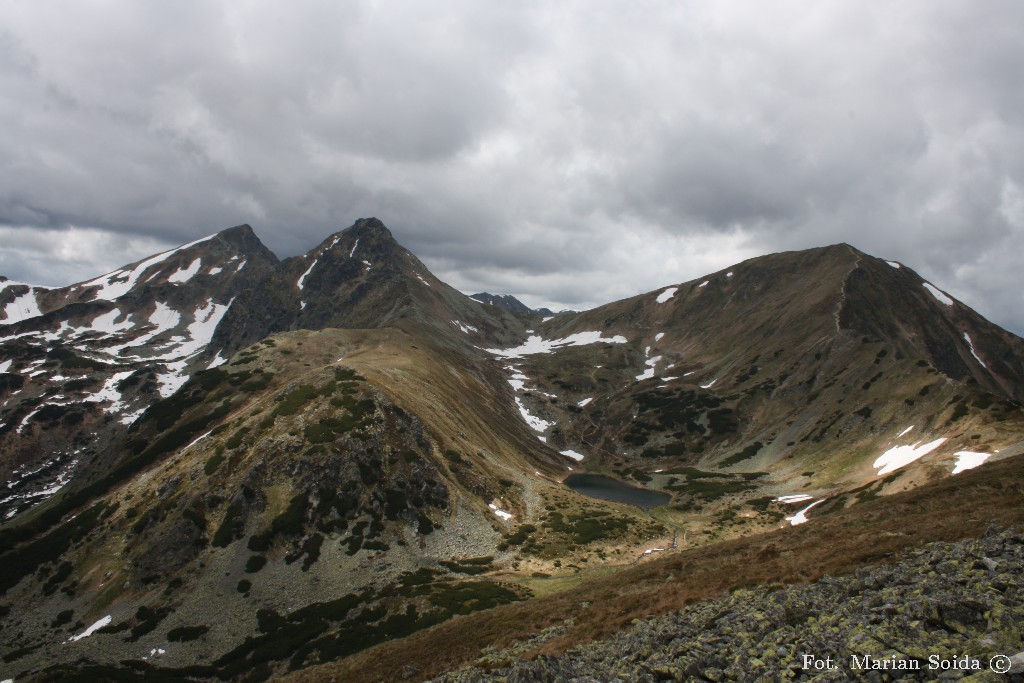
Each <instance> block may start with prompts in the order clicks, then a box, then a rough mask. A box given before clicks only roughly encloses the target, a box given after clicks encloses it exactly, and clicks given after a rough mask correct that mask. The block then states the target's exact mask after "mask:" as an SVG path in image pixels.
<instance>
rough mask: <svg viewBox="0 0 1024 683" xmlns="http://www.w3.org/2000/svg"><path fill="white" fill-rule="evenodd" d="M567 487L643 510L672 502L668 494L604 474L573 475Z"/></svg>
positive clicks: (566, 482) (567, 482) (567, 481)
mask: <svg viewBox="0 0 1024 683" xmlns="http://www.w3.org/2000/svg"><path fill="white" fill-rule="evenodd" d="M565 485H566V486H568V487H569V488H571V489H572V490H573V491H575V492H576V493H582V494H583V495H584V496H590V497H591V498H600V499H601V500H613V501H615V502H616V503H626V504H627V505H634V506H636V507H638V508H640V509H642V510H650V509H651V508H653V507H657V506H659V505H664V504H665V503H667V502H669V501H670V500H672V496H670V495H669V494H667V493H663V492H661V491H651V490H650V489H643V488H640V487H638V486H630V485H629V484H627V483H625V482H622V481H619V480H618V479H612V478H611V477H606V476H604V475H603V474H571V475H569V478H568V479H566V480H565Z"/></svg>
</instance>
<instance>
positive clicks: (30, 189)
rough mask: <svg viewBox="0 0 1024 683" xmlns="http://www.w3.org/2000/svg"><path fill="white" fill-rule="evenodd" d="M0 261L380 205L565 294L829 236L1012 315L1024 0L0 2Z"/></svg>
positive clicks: (616, 288)
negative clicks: (892, 0)
mask: <svg viewBox="0 0 1024 683" xmlns="http://www.w3.org/2000/svg"><path fill="white" fill-rule="evenodd" d="M0 95H2V96H0V131H2V134H0V273H2V274H4V275H7V276H8V277H11V278H12V279H16V280H20V281H26V282H33V283H38V284H47V285H59V284H70V283H71V282H75V281H78V280H82V279H86V278H89V277H92V276H94V275H97V274H99V273H101V272H106V271H109V270H112V269H113V268H115V267H117V266H120V265H121V264H123V263H127V262H131V261H134V260H137V259H139V258H141V257H143V256H146V255H149V254H151V253H154V252H157V251H160V250H162V249H165V248H167V247H170V246H174V245H177V244H179V243H182V242H186V241H189V240H191V239H194V238H196V237H199V236H203V235H206V234H209V233H212V232H216V231H218V230H221V229H223V228H227V227H230V226H233V225H237V224H240V223H249V224H251V225H252V226H253V228H254V229H255V230H256V232H257V234H258V235H259V236H260V237H261V239H262V240H263V241H264V242H265V243H266V244H267V245H268V246H269V247H270V248H271V249H272V250H274V251H275V252H276V253H277V254H278V255H279V256H281V257H285V256H290V255H294V254H297V253H301V252H304V251H307V250H308V249H311V248H312V247H313V246H314V245H316V244H317V243H319V242H320V241H321V240H322V239H323V238H324V237H326V236H327V235H328V234H329V233H331V232H334V231H336V230H338V229H341V228H343V227H346V226H348V225H351V224H352V223H353V222H354V220H355V219H356V218H359V217H364V216H377V217H378V218H380V219H381V220H383V221H384V222H385V223H386V224H387V225H388V226H389V227H390V228H391V230H392V232H393V233H394V234H395V236H396V237H397V238H398V240H399V241H400V242H402V244H403V245H405V246H406V247H408V248H409V249H411V250H412V251H413V252H414V253H416V254H417V255H418V256H420V258H421V259H423V260H424V261H425V262H426V263H427V265H428V266H429V267H430V268H431V269H432V270H433V272H434V273H435V274H436V275H438V276H439V277H440V278H441V279H443V280H445V281H447V282H449V283H450V284H452V285H454V286H455V287H457V288H459V289H461V290H463V291H467V292H472V291H479V290H487V291H491V292H495V293H512V294H514V295H516V296H518V297H520V298H521V299H523V300H524V301H525V302H527V303H528V304H531V305H534V306H540V305H548V306H552V307H556V308H561V307H573V308H585V307H590V306H594V305H597V304H601V303H606V302H609V301H612V300H615V299H619V298H623V297H626V296H631V295H633V294H636V293H639V292H643V291H648V290H651V289H654V288H657V287H659V286H662V285H666V284H672V283H677V282H682V281H686V280H689V279H691V278H695V277H698V276H700V275H703V274H705V273H707V272H711V271H714V270H717V269H719V268H722V267H725V266H727V265H730V264H732V263H735V262H736V261H739V260H742V259H744V258H748V257H751V256H756V255H760V254H765V253H770V252H774V251H781V250H789V249H800V248H806V247H812V246H821V245H826V244H832V243H836V242H849V243H851V244H853V245H854V246H856V247H858V248H860V249H862V250H864V251H867V252H868V253H871V254H874V255H877V256H882V257H885V258H889V259H897V260H900V261H903V262H904V263H906V264H907V265H909V266H911V267H913V268H915V269H916V270H918V272H920V273H921V274H922V275H924V276H925V277H927V278H929V279H931V280H932V281H933V282H934V283H935V284H936V285H938V286H939V287H941V288H943V289H945V290H946V291H948V292H949V293H951V294H952V295H954V296H956V297H958V298H960V299H962V300H963V301H965V302H966V303H968V304H969V305H971V306H972V307H974V308H975V309H977V310H978V311H979V312H981V313H982V314H984V315H986V316H988V317H989V318H991V319H992V320H994V321H995V322H997V323H1000V324H1001V325H1003V326H1005V327H1007V328H1008V329H1011V330H1013V331H1015V332H1017V333H1018V334H1022V333H1024V277H1022V275H1021V272H1022V269H1021V264H1022V255H1024V3H1020V2H1016V1H1014V0H1005V1H999V0H986V1H985V2H976V1H973V0H963V1H961V2H947V1H944V0H916V1H915V0H906V1H903V2H899V3H865V2H862V1H861V0H851V1H849V2H845V1H842V2H840V1H837V2H831V1H825V0H823V1H820V2H806V1H801V2H785V1H780V2H771V3H766V2H762V1H761V0H751V1H750V2H728V1H726V2H713V3H712V2H689V1H685V0H673V1H666V2H656V1H647V0H637V1H634V2H602V1H600V0H585V1H583V0H581V1H580V2H530V1H528V0H527V1H524V2H506V1H501V2H487V1H482V0H465V1H462V2H460V1H454V2H429V3H427V2H422V1H420V0H409V1H408V2H389V1H386V0H377V1H373V0H366V1H358V0H357V1H350V2H342V1H339V0H324V1H323V2H318V1H294V0H293V1H292V2H287V3H285V2H259V1H255V0H251V1H241V0H239V1H232V2H213V1H211V0H175V1H174V2H143V1H140V0H106V1H102V2H101V1H87V0H76V1H75V2H46V3H43V2H36V1H34V0H25V1H18V0H4V1H3V2H2V3H0Z"/></svg>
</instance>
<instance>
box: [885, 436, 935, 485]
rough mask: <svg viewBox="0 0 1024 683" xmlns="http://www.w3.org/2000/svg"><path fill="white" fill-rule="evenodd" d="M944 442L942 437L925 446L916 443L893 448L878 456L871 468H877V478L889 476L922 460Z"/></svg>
mask: <svg viewBox="0 0 1024 683" xmlns="http://www.w3.org/2000/svg"><path fill="white" fill-rule="evenodd" d="M945 442H946V437H944V436H943V437H940V438H938V439H935V440H934V441H929V442H928V443H926V444H922V443H921V442H920V441H918V442H917V443H915V444H914V445H912V446H893V447H892V448H890V449H889V450H887V451H886V452H885V453H882V454H881V455H880V456H878V459H876V460H875V462H874V463H873V464H872V465H871V466H872V467H877V468H879V470H878V476H882V475H883V474H889V473H890V472H895V471H896V470H898V469H899V468H901V467H905V466H906V465H909V464H910V463H912V462H914V461H915V460H919V459H921V458H923V457H924V456H926V455H928V454H929V453H931V452H932V451H934V450H935V449H936V448H938V447H939V446H941V445H942V444H943V443H945Z"/></svg>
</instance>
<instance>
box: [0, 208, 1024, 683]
mask: <svg viewBox="0 0 1024 683" xmlns="http://www.w3.org/2000/svg"><path fill="white" fill-rule="evenodd" d="M0 401H2V404H0V475H2V477H3V479H2V480H3V481H6V485H5V489H4V490H3V492H2V493H0V519H2V525H0V616H2V621H0V661H2V664H0V680H5V679H12V680H17V681H22V680H38V681H60V680H123V681H134V680H139V681H143V680H145V681H151V680H175V681H180V680H193V681H205V680H239V681H260V680H268V679H271V678H274V679H278V678H290V679H292V680H331V679H332V678H335V679H337V680H395V679H396V678H405V679H408V680H423V679H426V678H430V677H437V676H442V678H446V679H447V680H459V681H461V680H477V679H479V678H488V679H490V678H494V677H502V676H503V677H505V678H506V679H507V680H553V681H554V680H572V679H578V680H592V679H593V680H616V677H618V679H621V680H672V679H677V680H690V679H694V678H696V679H700V678H703V679H706V680H745V679H748V678H749V679H751V680H754V679H755V678H757V677H766V678H771V677H773V676H785V677H788V678H801V677H804V678H810V677H812V675H813V674H812V673H810V672H809V671H810V670H809V669H808V668H807V667H805V666H803V664H804V660H803V659H802V657H803V655H805V654H810V655H813V656H814V657H815V658H817V659H815V661H819V660H820V661H827V660H829V659H831V660H833V661H842V662H843V663H844V666H845V665H846V664H848V663H849V658H850V657H852V656H854V655H857V656H863V657H867V656H868V655H870V656H871V658H875V659H877V661H879V662H889V661H896V660H899V661H904V660H906V661H913V662H927V661H928V655H929V654H930V653H931V652H932V651H935V652H937V653H938V654H941V655H942V656H946V654H944V653H948V654H949V656H950V657H953V656H954V655H953V654H952V650H950V648H953V649H955V648H956V647H960V648H961V649H962V650H963V652H961V653H959V654H960V655H964V656H976V657H981V656H983V655H989V656H995V654H998V653H1005V654H1007V655H1008V656H1014V655H1016V653H1017V652H1019V651H1020V650H1021V649H1024V648H1022V647H1021V646H1020V641H1019V637H1018V639H1017V640H1014V637H1013V628H1012V626H1010V624H1013V623H1015V620H1016V616H1015V615H1016V614H1017V612H1019V610H1020V605H1019V604H1018V602H1019V601H1017V598H1018V597H1019V596H1018V595H1017V593H1018V592H1019V579H1020V571H1019V570H1020V567H1019V566H1018V565H1019V560H1020V548H1019V546H1020V544H1019V534H1018V533H1016V532H1009V531H1006V529H1007V528H1009V527H1011V526H1014V525H1020V524H1024V517H1022V515H1024V513H1021V512H1020V511H1021V510H1024V491H1022V490H1021V486H1020V481H1021V480H1022V477H1021V472H1020V469H1021V465H1019V464H1018V463H1019V462H1024V460H1022V459H1021V458H1020V457H1019V456H1020V454H1021V452H1022V450H1024V405H1022V401H1024V340H1022V339H1020V338H1018V337H1016V336H1015V335H1013V334H1011V333H1009V332H1006V331H1005V330H1002V329H1000V328H999V327H997V326H995V325H993V324H992V323H990V322H988V321H986V320H985V319H984V318H982V317H981V316H979V315H978V314H977V313H976V312H974V311H972V310H971V309H970V308H968V307H967V306H965V305H964V304H962V303H961V302H958V301H956V300H955V299H953V298H952V297H950V296H948V295H947V294H946V293H944V292H943V291H942V290H941V289H940V288H939V286H938V285H937V284H935V283H931V282H927V281H925V280H924V279H923V278H921V277H920V276H919V275H918V274H917V273H915V272H914V271H913V270H912V268H911V267H910V266H909V265H907V264H901V263H896V262H892V261H885V260H882V259H879V258H875V257H873V256H870V255H868V254H865V253H863V252H861V251H858V250H857V249H855V248H854V247H852V246H849V245H845V244H843V245H833V246H829V247H822V248H818V249H811V250H806V251H800V252H789V253H781V254H771V255H766V256H763V257H759V258H755V259H751V260H748V261H745V262H743V263H738V264H736V265H734V266H732V267H730V268H727V269H724V270H722V271H720V272H717V273H710V274H708V275H706V276H704V277H701V278H697V279H695V280H692V281H689V282H680V283H671V284H666V285H665V286H664V287H661V288H659V289H657V290H655V291H652V292H647V293H643V294H639V295H637V296H635V297H632V298H630V299H626V300H623V301H617V302H612V303H609V304H607V305H604V306H600V307H598V308H595V309H592V310H589V311H584V312H563V313H561V314H558V315H550V311H546V310H543V311H534V310H530V309H529V308H528V307H526V306H525V305H523V304H521V302H519V301H518V300H516V299H514V298H513V297H510V296H503V295H490V294H478V295H474V296H472V297H470V296H467V295H465V294H463V293H461V292H459V291H457V290H455V289H453V288H452V287H450V286H448V285H447V284H445V283H444V282H442V281H440V280H438V279H437V278H436V277H435V276H434V275H433V274H431V272H430V271H429V269H427V267H426V266H425V265H424V264H423V263H422V262H421V261H420V260H419V259H418V258H416V256H415V255H413V254H412V253H410V252H409V251H408V250H406V249H405V248H403V247H402V246H401V245H400V244H399V243H398V242H397V241H396V240H395V238H394V236H393V235H392V233H391V232H390V231H389V230H388V228H387V227H385V225H384V224H383V223H382V222H381V221H379V220H377V219H373V218H367V219H360V220H358V221H356V222H355V223H354V224H353V225H352V226H350V227H348V228H346V229H344V230H341V231H339V232H337V233H334V234H332V235H330V236H328V237H327V238H326V239H324V240H323V241H322V242H321V243H320V244H319V245H317V246H316V247H314V248H313V249H312V250H311V251H309V252H308V253H306V254H303V255H299V256H295V257H291V258H286V259H283V260H282V259H278V258H277V257H276V256H275V255H274V254H272V253H271V252H270V251H269V250H267V249H266V247H264V246H263V245H262V244H261V243H260V241H259V239H258V238H257V236H256V234H255V233H254V232H253V230H252V229H251V228H250V227H249V226H239V227H235V228H231V229H228V230H225V231H223V232H220V233H217V234H215V235H211V236H209V237H206V238H203V239H200V240H196V241H194V242H191V243H189V244H186V245H182V246H180V247H178V248H176V249H172V250H169V251H167V252H164V253H161V254H157V255H154V256H151V257H148V258H146V259H143V260H141V261H138V262H136V263H132V264H128V265H126V266H124V267H122V268H119V269H118V270H116V271H114V272H112V273H108V274H105V275H101V276H98V277H96V278H93V279H92V280H89V281H87V282H82V283H78V284H74V285H70V286H68V287H63V288H42V287H36V286H32V285H28V284H21V283H14V282H11V281H9V280H0ZM951 510H955V517H954V516H951V514H950V511H951ZM986 530H991V533H990V534H989V535H988V536H985V537H984V538H983V539H982V540H971V539H977V538H979V537H980V536H982V535H983V534H984V533H985V531H986ZM930 541H943V542H946V543H953V544H954V545H946V546H927V547H926V546H925V544H926V543H927V542H930ZM895 553H903V554H902V555H900V556H899V557H900V558H903V559H901V560H900V563H898V564H893V563H894V562H895V559H896V555H895ZM936 558H939V559H938V560H936ZM933 560H936V561H933ZM990 565H991V566H990ZM851 572H852V573H851ZM837 577H843V578H837ZM809 581H816V583H814V584H813V585H811V586H807V587H787V586H790V585H791V584H804V583H807V582H809ZM736 591H740V592H736ZM686 605H688V607H687V609H686V610H684V611H682V612H680V610H681V609H682V608H683V607H684V606H686ZM979 614H980V615H981V616H980V617H979V616H978V615H979ZM657 615H667V616H657ZM634 619H636V620H638V621H637V622H636V623H635V624H633V623H632V621H633V620H634ZM620 631H621V633H620ZM616 634H618V635H616ZM587 643H591V644H589V645H588V644H587ZM577 646H578V649H575V650H574V649H572V648H574V647H577ZM939 651H941V652H939ZM871 658H868V659H864V660H858V662H859V663H864V662H871V661H875V659H871ZM797 664H799V665H801V666H796V665H797ZM465 666H469V667H471V668H466V669H464V668H461V667H465ZM812 668H813V667H812ZM819 668H820V669H821V670H820V672H819V674H820V675H821V676H824V677H825V678H822V679H821V680H832V679H835V680H840V679H842V677H843V676H844V675H854V674H850V673H849V671H847V670H845V669H837V670H832V669H829V668H827V667H819ZM837 671H838V673H837ZM446 672H448V673H446ZM844 672H845V673H844ZM963 673H967V674H971V675H973V674H972V672H969V671H966V670H965V669H963V668H959V667H953V668H951V670H948V671H943V672H941V675H942V676H945V677H951V676H953V675H954V674H963ZM859 675H860V674H856V676H859ZM886 675H888V674H886ZM917 675H918V674H913V675H912V676H911V678H913V676H917ZM856 676H855V677H856ZM865 676H867V674H865ZM878 680H883V678H879V679H878ZM977 680H981V679H977Z"/></svg>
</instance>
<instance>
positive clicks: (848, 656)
mask: <svg viewBox="0 0 1024 683" xmlns="http://www.w3.org/2000/svg"><path fill="white" fill-rule="evenodd" d="M1022 578H1024V531H1022V530H1021V529H1011V530H1002V531H996V530H992V531H990V533H989V534H987V535H986V536H985V537H983V538H981V539H974V540H968V541H962V542H959V543H952V544H950V543H933V544H929V545H927V546H925V547H923V548H922V549H919V550H916V551H912V552H911V553H909V554H908V555H907V556H905V557H904V558H903V559H902V560H901V561H899V562H898V563H896V564H891V565H883V566H877V567H871V568H865V569H861V570H858V571H857V572H856V573H854V574H852V575H849V576H842V577H836V578H834V577H826V578H824V579H821V580H819V581H817V582H815V583H813V584H810V585H806V586H795V587H788V588H784V589H773V588H771V587H764V588H757V589H752V590H738V591H735V592H733V593H732V594H731V595H729V596H728V597H725V598H721V599H718V600H711V601H707V602H702V603H699V604H694V605H692V606H689V607H687V608H686V609H684V610H683V611H681V612H678V613H676V614H672V615H667V616H662V617H653V618H650V619H645V620H637V621H636V622H634V625H633V626H632V627H631V628H629V629H627V630H626V631H623V632H622V633H620V634H618V635H616V636H615V637H613V638H610V639H608V640H605V641H601V642H595V643H590V644H587V645H583V646H580V647H577V648H574V649H573V650H571V651H569V652H567V653H565V654H564V655H561V656H556V657H552V656H543V655H542V656H540V657H538V658H537V659H535V660H533V661H525V660H522V659H519V658H518V657H517V653H518V652H524V651H526V650H528V649H534V648H536V647H537V646H538V645H539V644H541V643H542V642H543V640H545V639H549V638H553V637H555V636H557V634H558V632H559V630H560V628H559V627H554V628H552V629H549V630H548V631H547V632H545V633H543V634H541V635H540V636H538V638H536V639H534V640H533V641H531V642H529V643H524V644H522V645H520V646H518V647H514V648H511V649H508V650H503V651H500V652H488V653H485V655H484V656H483V657H481V658H480V659H479V660H478V661H477V662H476V663H475V665H474V666H473V667H471V668H467V669H463V670H460V671H456V672H450V673H448V674H445V675H443V676H441V677H440V678H437V679H435V681H436V682H437V683H467V682H469V681H507V682H508V683H518V682H526V681H544V682H552V683H554V682H555V681H579V682H580V683H584V682H586V683H590V682H594V681H601V682H605V681H665V680H668V681H689V680H697V681H700V680H707V681H754V680H796V681H803V680H816V681H844V680H870V681H899V680H932V679H939V680H958V679H959V680H970V681H1003V680H1024V675H1022V672H1024V652H1022V650H1024V629H1022V627H1021V625H1022V624H1024V590H1022V586H1021V584H1022ZM992 668H995V669H996V670H997V671H1001V672H1005V673H994V672H993V671H992V670H991V669H992Z"/></svg>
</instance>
